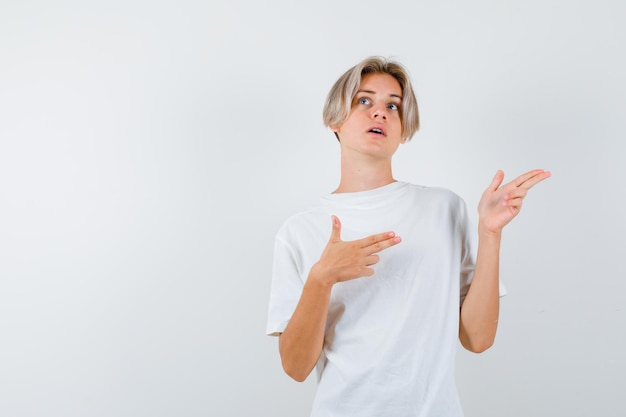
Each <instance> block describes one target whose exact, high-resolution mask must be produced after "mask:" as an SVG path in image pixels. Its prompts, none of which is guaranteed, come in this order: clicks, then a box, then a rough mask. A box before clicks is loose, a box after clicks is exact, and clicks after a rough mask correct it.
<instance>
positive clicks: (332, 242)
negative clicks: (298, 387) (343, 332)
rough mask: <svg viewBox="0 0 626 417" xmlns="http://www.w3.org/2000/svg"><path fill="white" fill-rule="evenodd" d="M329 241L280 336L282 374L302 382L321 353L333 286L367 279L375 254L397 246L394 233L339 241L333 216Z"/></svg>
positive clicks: (338, 225)
mask: <svg viewBox="0 0 626 417" xmlns="http://www.w3.org/2000/svg"><path fill="white" fill-rule="evenodd" d="M332 221H333V228H332V232H331V235H330V239H329V241H328V244H327V245H326V248H325V249H324V252H323V253H322V256H321V257H320V260H319V261H318V262H317V263H316V264H315V265H313V267H312V268H311V271H310V272H309V276H308V277H307V281H306V283H305V285H304V288H303V290H302V294H301V296H300V300H299V301H298V305H297V306H296V309H295V311H294V313H293V315H292V316H291V319H290V320H289V323H288V324H287V327H286V328H285V330H284V332H283V333H282V334H281V335H280V337H279V345H278V346H279V351H280V358H281V361H282V365H283V369H284V370H285V372H286V373H287V374H288V375H289V376H290V377H292V378H293V379H295V380H296V381H299V382H302V381H304V380H305V379H306V377H307V376H308V375H309V374H310V373H311V371H312V370H313V367H314V366H315V364H316V362H317V360H318V359H319V357H320V354H321V352H322V346H323V344H324V333H325V330H326V318H327V316H328V306H329V304H330V294H331V290H332V287H333V285H334V284H335V283H337V282H341V281H348V280H351V279H356V278H361V277H369V276H372V275H373V274H374V270H373V269H372V268H370V266H372V265H374V264H375V263H377V262H378V260H379V257H378V255H377V253H378V252H380V251H382V250H384V249H387V248H389V247H391V246H394V245H396V244H398V243H400V241H401V239H400V237H399V236H396V235H395V233H393V232H385V233H379V234H376V235H372V236H369V237H366V238H363V239H359V240H353V241H349V242H344V241H342V240H341V222H340V221H339V219H338V218H337V217H336V216H332Z"/></svg>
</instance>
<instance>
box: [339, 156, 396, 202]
mask: <svg viewBox="0 0 626 417" xmlns="http://www.w3.org/2000/svg"><path fill="white" fill-rule="evenodd" d="M394 181H395V179H394V178H393V175H392V173H391V160H390V159H379V160H371V159H369V158H368V160H367V161H366V160H360V161H355V160H348V158H346V157H344V155H343V154H342V156H341V181H340V182H339V187H337V189H336V190H335V191H334V192H335V193H354V192H358V191H367V190H373V189H374V188H379V187H382V186H385V185H387V184H391V183H392V182H394Z"/></svg>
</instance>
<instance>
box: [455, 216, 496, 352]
mask: <svg viewBox="0 0 626 417" xmlns="http://www.w3.org/2000/svg"><path fill="white" fill-rule="evenodd" d="M501 238H502V234H501V232H497V233H495V232H490V231H486V230H483V229H481V228H480V227H479V244H478V255H477V258H476V266H475V270H474V276H473V279H472V284H471V285H470V288H469V291H468V293H467V296H466V297H465V301H464V302H463V306H462V307H461V317H460V326H459V338H460V340H461V344H462V345H463V346H464V347H465V348H466V349H468V350H470V351H472V352H476V353H480V352H483V351H485V350H486V349H488V348H489V347H491V345H492V344H493V342H494V340H495V336H496V331H497V328H498V316H499V313H500V292H499V258H500V242H501Z"/></svg>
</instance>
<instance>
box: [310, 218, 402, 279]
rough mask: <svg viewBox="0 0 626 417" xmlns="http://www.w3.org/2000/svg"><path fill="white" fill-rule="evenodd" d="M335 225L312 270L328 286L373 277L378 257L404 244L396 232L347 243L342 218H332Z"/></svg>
mask: <svg viewBox="0 0 626 417" xmlns="http://www.w3.org/2000/svg"><path fill="white" fill-rule="evenodd" d="M332 223H333V228H332V232H331V234H330V239H329V240H328V244H327V245H326V248H325V249H324V251H323V252H322V256H321V257H320V260H319V261H318V262H317V263H316V264H315V265H313V268H311V272H312V273H314V274H315V275H316V276H317V277H318V278H319V279H322V280H323V281H325V282H327V283H329V284H334V283H336V282H341V281H348V280H351V279H355V278H361V277H369V276H372V275H373V274H374V270H373V269H372V268H370V266H372V265H374V264H375V263H377V262H378V261H379V259H380V258H379V256H378V255H377V253H378V252H380V251H382V250H384V249H387V248H389V247H391V246H394V245H397V244H398V243H400V241H401V239H400V236H396V234H395V233H394V232H385V233H378V234H375V235H371V236H368V237H365V238H363V239H358V240H352V241H346V242H344V241H343V240H341V222H340V221H339V218H338V217H337V216H332Z"/></svg>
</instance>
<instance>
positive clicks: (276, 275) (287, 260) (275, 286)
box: [266, 237, 304, 336]
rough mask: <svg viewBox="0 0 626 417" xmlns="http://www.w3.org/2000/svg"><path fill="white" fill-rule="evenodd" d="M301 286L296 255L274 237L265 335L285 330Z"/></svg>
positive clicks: (277, 333) (300, 291)
mask: <svg viewBox="0 0 626 417" xmlns="http://www.w3.org/2000/svg"><path fill="white" fill-rule="evenodd" d="M303 286H304V281H303V280H302V278H301V266H300V262H299V261H298V257H297V256H296V254H295V252H294V250H293V249H292V248H291V246H290V245H289V244H288V243H287V242H285V241H283V240H282V239H281V238H279V237H276V239H275V242H274V262H273V268H272V283H271V289H270V299H269V307H268V314H267V326H266V334H267V335H269V336H278V335H280V334H281V333H282V332H283V331H284V330H285V328H286V327H287V323H289V320H290V319H291V316H292V315H293V312H294V310H295V309H296V306H297V304H298V301H299V300H300V295H301V294H302V288H303Z"/></svg>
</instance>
